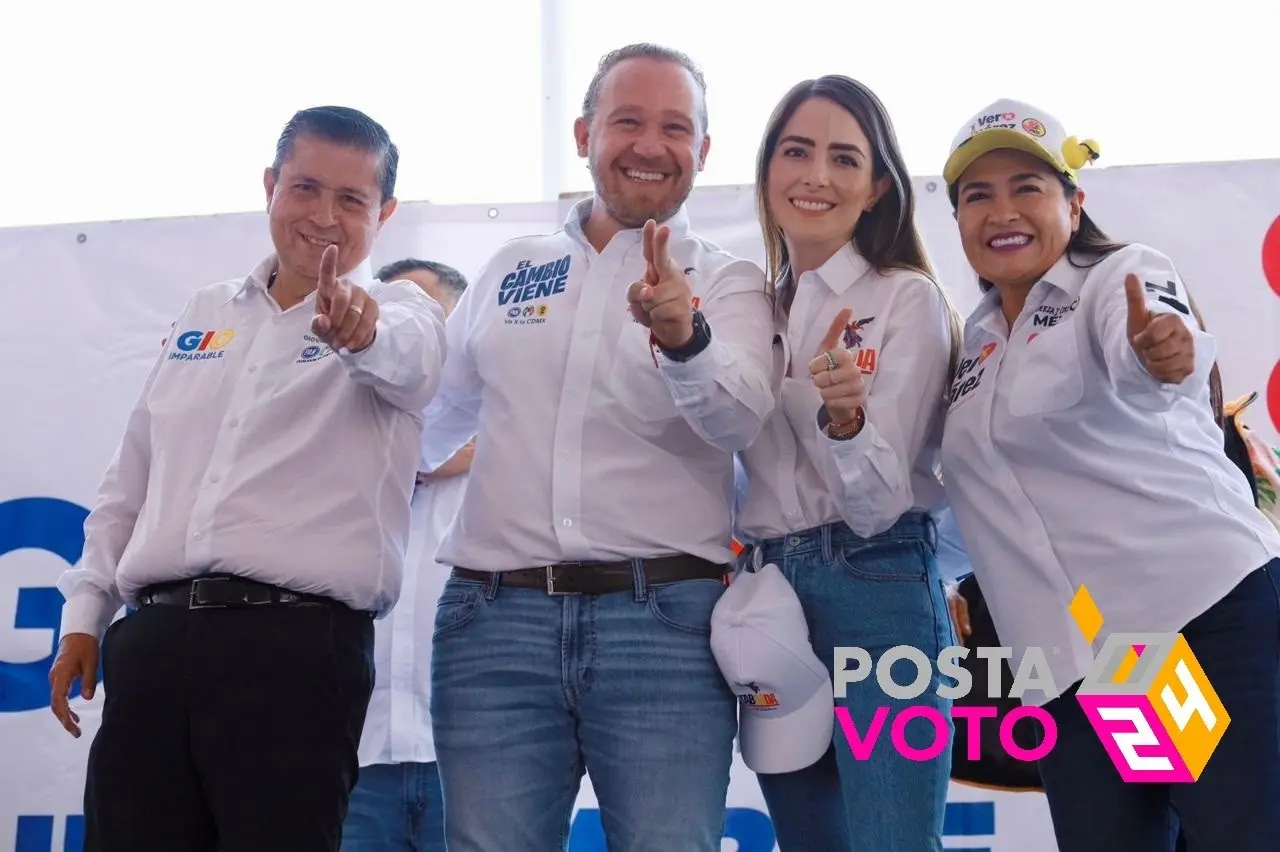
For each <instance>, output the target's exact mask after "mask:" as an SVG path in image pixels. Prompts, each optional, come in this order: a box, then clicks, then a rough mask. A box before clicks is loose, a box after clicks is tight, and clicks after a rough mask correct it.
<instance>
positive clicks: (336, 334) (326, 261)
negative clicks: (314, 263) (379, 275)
mask: <svg viewBox="0 0 1280 852" xmlns="http://www.w3.org/2000/svg"><path fill="white" fill-rule="evenodd" d="M377 322H378V303H377V302H375V301H374V300H373V299H372V298H371V297H370V296H369V294H368V293H366V292H365V291H364V290H363V289H362V288H360V287H357V286H356V285H355V284H352V283H350V282H348V281H344V280H342V279H340V278H338V247H337V246H329V247H327V248H326V249H325V250H324V254H323V255H322V256H321V257H320V277H319V280H317V281H316V313H315V316H313V317H312V318H311V330H312V331H313V332H315V334H316V337H319V338H320V339H321V340H323V341H324V342H325V343H327V344H329V348H330V349H332V350H333V351H335V352H337V351H339V350H341V349H344V348H345V349H346V350H347V351H349V352H359V351H360V350H362V349H365V348H367V347H368V346H369V344H371V343H373V338H374V337H375V336H376V334H377V329H378V327H377Z"/></svg>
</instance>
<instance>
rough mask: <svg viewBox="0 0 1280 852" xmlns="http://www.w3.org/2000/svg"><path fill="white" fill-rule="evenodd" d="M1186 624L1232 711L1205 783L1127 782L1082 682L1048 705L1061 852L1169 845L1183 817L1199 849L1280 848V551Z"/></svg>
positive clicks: (1048, 792) (1141, 850) (1044, 766)
mask: <svg viewBox="0 0 1280 852" xmlns="http://www.w3.org/2000/svg"><path fill="white" fill-rule="evenodd" d="M1118 567H1123V566H1118ZM1182 635H1183V637H1184V638H1185V639H1186V640H1187V644H1188V645H1190V646H1191V651H1192V652H1193V653H1194V654H1195V656H1196V659H1197V660H1198V661H1199V663H1200V667H1201V668H1202V669H1204V673H1205V676H1206V677H1207V678H1208V679H1209V682H1210V683H1211V684H1213V688H1214V690H1215V691H1216V692H1217V693H1218V698H1219V699H1221V701H1222V705H1223V707H1225V708H1226V711H1227V715H1229V716H1230V717H1231V723H1230V724H1229V725H1228V726H1227V730H1226V732H1225V733H1224V734H1223V735H1222V740H1221V741H1220V742H1219V743H1218V747H1217V748H1216V749H1215V750H1214V752H1213V756H1212V757H1211V758H1210V759H1209V763H1208V764H1207V765H1206V766H1205V768H1204V772H1202V773H1201V775H1200V778H1199V780H1197V781H1196V782H1195V783H1194V784H1130V783H1126V782H1125V781H1123V780H1122V779H1121V778H1120V773H1118V772H1117V771H1116V769H1115V766H1114V765H1113V764H1112V762H1111V758H1110V757H1109V756H1108V755H1107V752H1106V750H1105V749H1104V748H1103V745H1102V742H1101V740H1099V738H1098V734H1097V733H1096V732H1095V731H1094V729H1093V726H1092V725H1090V724H1089V720H1088V718H1087V717H1086V716H1085V715H1084V711H1083V710H1081V708H1080V703H1079V702H1078V701H1077V700H1076V696H1075V693H1076V689H1077V688H1078V687H1079V684H1074V685H1072V687H1071V688H1070V689H1068V690H1067V691H1066V693H1065V694H1064V695H1063V696H1061V697H1059V698H1056V699H1054V700H1053V701H1050V702H1049V703H1048V704H1046V705H1045V710H1047V711H1048V712H1049V714H1050V715H1051V716H1053V719H1054V721H1055V722H1056V723H1057V725H1058V744H1057V745H1056V746H1054V749H1053V751H1051V752H1050V753H1049V754H1047V755H1046V756H1045V757H1044V758H1042V759H1041V760H1040V777H1041V778H1042V779H1043V780H1044V788H1045V796H1046V798H1047V799H1048V802H1049V813H1050V814H1051V815H1052V817H1053V828H1054V834H1055V835H1056V837H1057V845H1058V850H1059V852H1112V850H1115V852H1169V850H1171V849H1173V848H1174V841H1173V839H1172V838H1171V837H1170V835H1171V834H1172V833H1173V832H1174V831H1176V830H1177V827H1178V826H1180V827H1181V831H1182V835H1183V840H1184V841H1185V847H1184V848H1186V849H1188V850H1189V851H1190V852H1202V850H1206V851H1207V852H1216V850H1230V852H1264V850H1265V852H1274V850H1275V849H1276V848H1278V847H1280V840H1277V838H1280V712H1278V711H1277V703H1278V696H1277V679H1278V678H1280V559H1274V560H1272V561H1271V562H1270V563H1268V564H1267V565H1266V566H1264V567H1263V568H1261V569H1259V570H1257V571H1255V572H1253V573H1252V574H1250V575H1249V576H1248V577H1246V578H1245V579H1244V580H1242V581H1241V582H1240V583H1239V585H1237V586H1236V587H1235V589H1233V590H1232V591H1231V592H1230V594H1228V595H1227V596H1226V597H1224V598H1223V599H1222V600H1220V601H1218V602H1217V603H1216V604H1214V605H1213V606H1212V607H1210V608H1209V609H1208V610H1206V611H1205V612H1203V613H1202V614H1200V615H1199V616H1197V617H1196V618H1195V619H1193V620H1192V621H1191V622H1190V623H1189V624H1187V626H1186V627H1184V628H1182ZM1175 813H1176V818H1175Z"/></svg>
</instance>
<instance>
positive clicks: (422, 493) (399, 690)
mask: <svg viewBox="0 0 1280 852" xmlns="http://www.w3.org/2000/svg"><path fill="white" fill-rule="evenodd" d="M466 486H467V474H462V475H460V476H450V477H447V478H445V479H433V480H428V481H427V482H426V483H424V484H422V485H419V486H418V487H417V489H416V490H415V491H414V495H413V504H412V507H411V508H410V517H411V521H410V524H409V549H408V551H407V553H406V555H405V565H404V585H403V587H402V588H401V590H400V601H399V603H397V604H396V606H395V608H394V609H392V610H391V612H390V614H388V615H387V617H386V618H383V619H379V620H378V621H376V622H374V625H373V630H374V657H373V659H374V668H375V671H376V675H375V680H374V685H373V694H372V696H371V697H370V698H369V711H368V713H367V714H366V716H365V723H364V733H363V735H362V736H361V738H360V765H361V766H369V765H371V764H379V763H431V762H432V761H434V760H435V759H436V749H435V742H434V740H433V739H432V736H431V634H432V628H433V626H434V624H435V612H436V604H437V602H438V601H439V600H440V593H441V592H443V591H444V585H445V582H446V581H447V580H448V579H449V567H448V566H447V565H444V564H442V563H440V562H437V561H436V558H435V557H436V553H437V551H438V549H439V547H440V539H441V537H442V536H443V535H444V532H445V530H447V529H448V528H449V525H450V524H451V523H453V519H454V517H456V516H457V514H458V506H459V505H461V503H462V495H463V493H464V492H465V491H466Z"/></svg>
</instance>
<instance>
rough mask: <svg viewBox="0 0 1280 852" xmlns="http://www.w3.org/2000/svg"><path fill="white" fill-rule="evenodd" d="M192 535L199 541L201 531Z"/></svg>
mask: <svg viewBox="0 0 1280 852" xmlns="http://www.w3.org/2000/svg"><path fill="white" fill-rule="evenodd" d="M191 537H192V538H194V539H195V540H197V541H199V540H200V533H193V534H192V536H191Z"/></svg>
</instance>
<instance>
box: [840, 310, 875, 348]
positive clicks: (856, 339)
mask: <svg viewBox="0 0 1280 852" xmlns="http://www.w3.org/2000/svg"><path fill="white" fill-rule="evenodd" d="M874 319H875V317H867V318H866V319H860V320H854V321H853V322H851V323H849V324H848V325H846V326H845V327H844V348H845V349H861V348H862V334H861V333H860V332H861V331H862V330H863V329H864V328H866V327H867V326H868V325H870V324H871V321H872V320H874Z"/></svg>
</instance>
